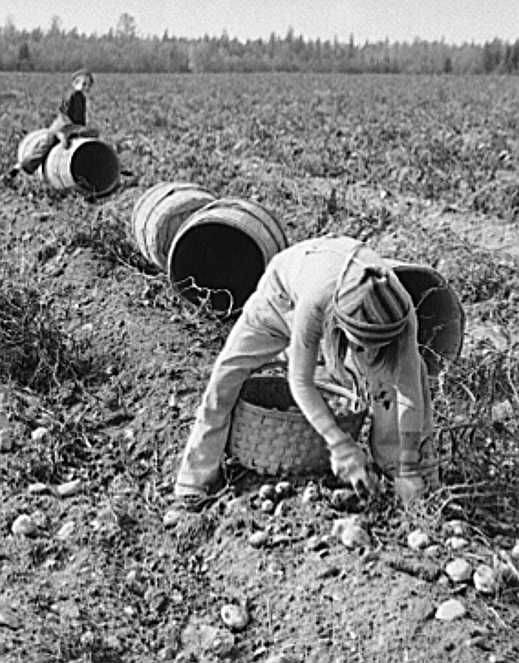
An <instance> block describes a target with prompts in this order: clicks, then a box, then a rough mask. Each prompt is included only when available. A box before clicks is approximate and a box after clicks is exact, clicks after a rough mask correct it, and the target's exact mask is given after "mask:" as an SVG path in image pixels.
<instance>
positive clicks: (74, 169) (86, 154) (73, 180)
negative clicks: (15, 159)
mask: <svg viewBox="0 0 519 663" xmlns="http://www.w3.org/2000/svg"><path fill="white" fill-rule="evenodd" d="M42 168H43V177H44V179H45V180H46V181H47V182H48V183H49V184H50V185H51V186H52V187H53V188H55V189H76V190H78V191H80V192H81V193H85V194H89V195H93V196H96V197H101V196H105V195H107V194H109V193H111V192H112V191H113V190H114V189H115V188H116V187H117V185H118V184H119V177H120V165H119V159H118V157H117V154H116V153H115V152H114V150H113V149H112V148H111V147H110V146H109V145H107V144H106V143H105V142H103V141H102V140H100V139H99V138H74V139H73V140H72V141H71V143H70V146H69V147H68V148H65V147H64V146H63V145H61V143H58V144H57V145H55V146H54V147H53V148H52V149H51V151H50V152H49V154H48V156H47V158H46V160H45V162H44V163H43V167H42Z"/></svg>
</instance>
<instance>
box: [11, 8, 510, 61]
mask: <svg viewBox="0 0 519 663" xmlns="http://www.w3.org/2000/svg"><path fill="white" fill-rule="evenodd" d="M85 65H86V66H89V67H90V68H92V69H93V70H95V71H98V72H143V73H151V72H163V73H164V72H171V73H189V72H191V73H203V72H214V73H216V72H269V71H273V72H316V73H319V72H323V73H325V72H339V73H341V72H343V73H406V74H413V73H415V74H416V73H423V74H450V73H453V74H489V73H499V74H514V73H518V72H519V38H518V39H516V40H515V42H513V43H510V42H508V41H503V40H501V39H498V38H496V39H493V40H492V41H487V42H485V43H483V44H477V43H474V42H471V43H467V42H466V43H463V44H448V43H446V42H445V41H425V40H420V39H418V38H417V39H415V40H413V41H412V42H390V41H389V40H385V41H376V42H369V41H366V42H364V43H362V44H360V43H357V42H356V41H355V38H354V35H351V36H350V38H349V40H348V41H347V42H341V41H339V40H338V39H334V40H321V39H314V40H312V39H305V38H303V37H302V36H300V35H299V36H297V35H296V34H295V33H294V30H293V29H292V28H289V29H288V31H287V33H286V34H285V35H284V36H279V35H277V34H274V33H272V34H271V35H270V37H269V38H268V39H261V38H258V39H252V40H251V39H248V40H246V41H240V40H239V39H236V38H231V37H229V35H228V34H227V33H225V32H224V33H223V34H222V35H221V36H219V37H210V36H208V35H205V36H204V37H201V38H197V39H187V38H184V37H177V36H174V35H172V34H170V29H169V28H166V29H165V30H164V33H163V35H162V36H140V35H139V34H138V30H137V24H136V21H135V18H134V17H133V16H131V15H130V14H127V13H125V14H122V15H121V16H120V18H119V20H118V22H117V25H116V26H115V28H110V29H109V30H108V31H107V32H106V33H105V34H101V35H98V34H90V35H87V34H85V33H80V32H78V30H77V29H76V28H73V29H71V30H64V29H63V28H62V24H61V20H60V19H59V17H57V16H54V17H53V18H52V20H51V23H50V27H49V28H48V29H47V30H43V29H42V28H35V29H33V30H22V29H18V28H17V27H16V26H15V24H14V22H13V21H12V20H11V19H10V18H8V19H7V20H6V22H5V24H4V26H3V27H0V70H3V71H13V70H19V71H70V70H74V69H77V68H79V67H81V66H85Z"/></svg>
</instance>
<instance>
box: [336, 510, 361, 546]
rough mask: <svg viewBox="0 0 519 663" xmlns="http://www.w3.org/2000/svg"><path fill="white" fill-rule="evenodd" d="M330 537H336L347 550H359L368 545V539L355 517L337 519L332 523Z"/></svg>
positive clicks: (357, 518)
mask: <svg viewBox="0 0 519 663" xmlns="http://www.w3.org/2000/svg"><path fill="white" fill-rule="evenodd" d="M332 535H333V536H338V537H339V538H340V540H341V542H342V544H343V545H345V546H346V547H347V548H360V547H362V546H368V545H369V544H370V538H369V535H368V533H367V532H366V530H365V529H363V527H362V525H361V524H360V520H359V517H358V516H357V515H354V516H349V517H348V518H338V519H337V520H335V521H334V523H333V528H332Z"/></svg>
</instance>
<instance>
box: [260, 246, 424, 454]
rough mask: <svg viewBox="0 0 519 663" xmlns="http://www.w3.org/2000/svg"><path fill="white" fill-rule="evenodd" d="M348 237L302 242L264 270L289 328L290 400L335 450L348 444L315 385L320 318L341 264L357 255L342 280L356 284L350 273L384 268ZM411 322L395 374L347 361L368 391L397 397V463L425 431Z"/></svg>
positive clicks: (273, 300) (272, 300) (356, 360)
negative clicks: (389, 389)
mask: <svg viewBox="0 0 519 663" xmlns="http://www.w3.org/2000/svg"><path fill="white" fill-rule="evenodd" d="M359 245H360V243H359V242H358V241H357V240H355V239H352V238H349V237H337V238H334V237H322V238H317V239H310V240H305V241H303V242H299V243H298V244H295V245H293V246H292V247H290V248H288V249H286V250H284V251H282V252H281V253H279V254H278V255H276V256H275V257H274V258H273V260H272V261H271V263H270V265H269V270H268V271H269V278H268V280H267V281H265V287H267V285H268V290H267V291H266V292H265V293H264V294H265V295H266V296H267V297H268V299H269V301H270V303H271V304H272V305H273V307H274V308H275V309H277V310H278V311H279V313H280V314H281V315H283V316H285V317H286V316H288V317H289V319H290V320H291V323H290V346H289V352H288V357H289V363H288V381H289V384H290V389H291V391H292V395H293V397H294V400H295V401H296V403H297V404H298V406H299V408H300V409H301V411H302V412H303V414H304V415H305V416H306V418H307V419H308V421H309V422H310V423H311V424H312V426H313V427H314V428H315V429H316V430H317V431H318V432H319V433H320V434H321V435H322V436H323V437H324V438H325V440H326V441H327V443H328V445H329V446H330V448H331V450H332V453H333V451H334V449H336V450H337V451H339V447H340V446H342V445H345V444H351V439H350V438H348V436H347V435H346V434H345V433H344V432H343V431H342V430H341V429H340V428H339V427H338V426H337V423H336V421H335V419H334V417H333V415H332V413H331V412H330V410H329V408H328V407H327V405H326V404H325V402H324V400H323V398H322V396H321V394H320V392H319V391H318V389H317V387H316V386H315V384H314V373H315V369H316V365H317V358H318V352H319V344H320V341H321V339H322V336H323V322H324V317H325V312H326V310H327V308H328V306H329V303H330V301H331V298H332V296H333V294H334V292H335V290H336V287H337V281H338V279H339V276H340V274H341V272H342V270H343V267H344V264H345V262H346V261H347V260H348V259H349V258H350V256H351V253H352V252H353V251H356V260H355V261H352V263H351V266H350V267H349V268H348V271H347V274H346V278H348V280H349V279H350V278H352V279H355V278H356V274H355V271H356V270H359V276H360V272H361V271H362V270H363V268H364V265H370V266H376V267H388V265H387V264H386V263H385V262H384V260H383V259H382V258H381V257H380V256H378V254H376V253H375V252H374V251H372V250H371V249H369V248H368V247H366V246H364V245H360V248H359ZM416 324H417V323H416V316H415V315H414V311H412V312H411V315H410V321H409V324H408V326H407V328H406V331H405V332H404V337H403V338H402V340H401V342H400V345H399V350H400V351H399V357H398V362H397V366H396V369H395V370H389V369H387V368H375V367H372V366H369V365H367V364H366V363H364V362H363V361H362V359H361V357H360V356H357V357H351V354H352V353H351V352H349V355H350V358H351V361H352V363H353V364H354V366H355V368H356V369H357V370H358V372H360V373H361V374H362V375H363V376H364V377H365V379H366V382H367V384H368V385H369V386H370V388H372V389H379V388H380V387H381V386H382V385H389V386H391V387H393V388H394V389H395V391H396V402H397V419H398V432H399V436H400V448H401V449H402V454H401V455H402V458H405V457H406V453H407V451H406V450H407V449H409V448H411V449H412V450H413V451H414V450H415V447H416V448H417V447H418V445H419V443H420V440H421V434H422V431H423V427H424V407H425V401H426V399H425V398H424V394H423V384H422V380H421V359H420V356H419V353H418V346H417V341H416Z"/></svg>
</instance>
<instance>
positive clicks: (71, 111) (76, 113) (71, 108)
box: [59, 90, 86, 126]
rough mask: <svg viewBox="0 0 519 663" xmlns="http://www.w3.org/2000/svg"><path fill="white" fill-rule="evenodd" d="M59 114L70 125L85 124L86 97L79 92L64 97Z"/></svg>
mask: <svg viewBox="0 0 519 663" xmlns="http://www.w3.org/2000/svg"><path fill="white" fill-rule="evenodd" d="M59 111H60V113H63V115H66V116H67V117H68V118H69V119H70V122H71V123H72V124H80V125H82V126H85V124H86V97H85V95H84V94H83V93H82V92H81V91H80V90H75V91H74V92H72V93H71V94H70V95H69V96H68V97H64V98H63V100H62V102H61V104H60V107H59Z"/></svg>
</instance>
